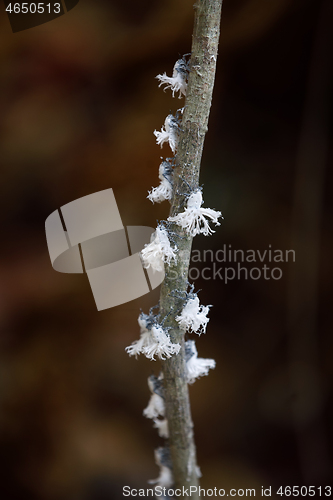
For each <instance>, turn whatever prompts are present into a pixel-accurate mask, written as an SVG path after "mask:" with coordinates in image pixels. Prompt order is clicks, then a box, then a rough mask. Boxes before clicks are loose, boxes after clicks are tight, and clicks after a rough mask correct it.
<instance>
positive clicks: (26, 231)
mask: <svg viewBox="0 0 333 500" xmlns="http://www.w3.org/2000/svg"><path fill="white" fill-rule="evenodd" d="M192 3H193V0H182V1H179V0H168V1H165V2H160V1H153V0H142V1H141V2H137V1H134V0H122V1H121V2H118V1H114V0H110V1H106V0H94V1H93V0H81V1H80V2H79V4H78V6H77V7H75V8H74V9H73V10H71V11H70V12H68V13H67V14H66V15H64V16H62V17H60V18H58V19H56V20H54V21H52V22H50V23H47V24H44V25H42V26H39V27H36V28H33V29H30V30H26V31H22V32H20V33H16V34H13V33H12V32H11V29H10V25H9V21H8V18H7V16H6V13H5V7H4V5H1V9H0V59H1V65H0V88H1V93H0V164H1V196H0V203H1V211H0V220H1V234H2V237H1V246H0V328H1V336H0V461H1V464H0V468H1V479H0V497H1V499H4V500H21V499H22V500H23V499H24V500H106V499H111V498H115V499H118V498H122V495H121V489H122V486H123V485H130V486H131V487H141V488H144V487H146V486H147V483H146V482H147V480H148V479H151V478H155V477H157V475H158V468H157V467H156V465H155V463H154V456H153V450H154V448H155V447H157V446H159V445H161V444H162V440H161V439H160V438H159V437H158V436H157V432H156V430H155V429H153V428H152V423H151V421H149V420H147V419H145V418H144V417H143V416H142V410H143V408H145V407H146V405H147V402H148V399H149V390H148V387H147V383H146V380H147V377H148V376H149V375H150V374H151V373H152V372H154V373H155V374H157V373H158V371H159V366H158V363H153V362H149V361H148V360H147V359H145V358H144V359H138V360H137V361H136V360H135V359H134V358H129V357H128V356H127V354H126V353H125V347H126V346H127V345H129V344H130V343H131V342H133V341H134V340H136V339H137V338H138V337H139V330H138V326H137V316H138V313H139V311H140V308H142V309H143V310H144V311H145V312H147V311H148V309H149V307H150V306H152V305H154V304H156V302H157V301H158V291H154V292H152V293H151V294H149V295H147V296H145V297H142V298H140V299H137V300H135V301H133V302H131V303H128V304H124V305H122V306H119V307H116V308H114V309H109V310H105V311H102V312H97V310H96V307H95V304H94V300H93V296H92V293H91V290H90V287H89V284H88V280H87V279H86V277H85V276H82V275H70V274H69V275H66V274H60V273H57V272H55V271H54V270H53V269H52V267H51V264H50V260H49V256H48V251H47V246H46V240H45V232H44V223H45V219H46V218H47V216H48V215H49V214H50V213H51V212H53V211H54V210H55V209H57V208H59V207H60V206H62V205H63V204H65V203H68V202H70V201H72V200H75V199H77V198H79V197H81V196H85V195H87V194H91V193H94V192H96V191H99V190H102V189H107V188H110V187H112V188H113V190H114V193H115V196H116V199H117V202H118V206H119V209H120V212H121V215H122V219H123V223H124V224H125V225H147V226H155V224H156V220H157V219H165V218H166V217H167V214H168V204H167V203H166V202H165V203H162V204H161V205H151V203H150V202H149V201H148V200H147V199H146V195H147V190H148V189H151V187H152V186H155V185H157V183H158V178H157V177H158V165H159V162H160V157H161V155H164V156H169V155H170V151H169V150H168V148H167V147H166V146H165V147H164V150H162V151H161V150H160V149H159V148H158V147H157V146H156V145H155V139H154V136H153V130H154V129H160V127H161V125H162V123H163V121H164V118H165V116H166V115H167V114H168V113H169V112H170V111H175V110H176V109H177V108H178V107H181V106H182V105H183V101H178V100H176V99H172V97H171V94H170V92H165V93H164V92H162V91H161V89H159V88H158V84H157V80H156V79H155V76H156V75H157V74H158V73H163V72H164V71H166V72H167V73H168V74H171V72H172V68H173V64H174V62H175V61H176V59H177V58H178V57H179V56H181V55H182V54H184V53H188V52H190V47H191V33H192V25H193V8H192ZM332 14H333V12H332V2H331V1H330V0H270V1H267V0H225V1H224V6H223V14H222V27H221V43H220V49H219V59H218V72H217V77H216V86H215V91H214V98H213V108H212V112H211V118H210V123H209V133H208V134H207V137H206V143H205V150H204V157H203V163H202V175H201V182H202V183H203V184H204V191H205V204H206V206H210V207H212V208H216V209H219V210H221V211H222V213H223V215H224V221H223V223H222V225H221V227H220V228H218V230H217V232H216V234H214V235H213V236H212V237H211V238H210V239H208V238H204V237H198V238H196V240H195V246H194V248H196V249H204V248H206V249H213V250H215V251H216V250H218V249H220V248H223V245H224V244H225V245H227V246H228V245H231V248H233V249H243V250H244V251H246V250H248V249H254V250H260V251H261V252H262V251H264V250H265V249H268V248H269V245H271V248H272V249H280V250H282V251H283V252H284V251H285V250H287V249H295V251H296V262H295V263H292V262H291V263H290V262H289V263H288V264H287V263H280V264H278V266H279V267H281V269H282V271H283V276H282V278H281V279H280V280H272V279H271V280H265V279H263V278H261V279H258V280H250V279H249V280H245V279H240V280H233V281H231V282H228V283H227V284H225V282H224V281H222V280H220V279H217V280H215V281H213V280H211V281H205V280H203V279H201V278H199V279H198V280H195V286H196V288H201V289H202V291H201V292H200V298H201V301H202V303H203V304H213V305H214V307H213V308H212V310H211V313H210V317H211V320H210V323H209V326H208V329H207V334H206V335H205V336H201V337H200V339H199V338H198V339H196V340H197V348H198V351H199V355H200V356H203V357H213V358H215V359H216V362H217V366H216V369H215V370H213V371H212V372H211V373H210V375H209V377H204V378H202V379H200V380H198V381H197V382H196V383H195V384H194V385H193V386H191V388H190V393H191V401H192V413H193V420H194V424H195V435H196V443H197V449H198V461H199V464H200V466H201V470H202V473H203V478H202V486H204V487H206V488H210V487H215V486H217V487H224V488H226V489H228V488H258V490H257V494H258V496H259V488H260V487H261V486H265V487H268V486H272V487H273V491H274V489H275V490H276V489H277V488H278V487H279V486H281V485H283V486H287V485H290V486H293V485H316V486H320V485H321V486H325V485H327V484H330V483H331V480H332V477H331V460H332V441H333V432H332V431H333V427H332V416H333V415H332V413H333V398H332V380H333V363H332V361H333V337H332V334H331V333H332V326H331V325H332V322H331V316H332V312H331V308H332V296H331V295H330V292H331V279H332V274H331V272H332V261H331V255H332V250H333V248H332V247H333V234H332V231H331V225H332V222H331V221H332V191H331V186H330V183H331V181H332V170H331V168H329V167H330V165H331V163H332V142H331V141H330V138H331V132H332V101H331V100H330V95H331V89H332V65H331V60H332V57H331V55H332V52H331V48H332V35H331V32H332V22H333V15H332ZM266 263H267V262H266ZM198 265H199V264H196V266H198ZM221 265H224V264H221ZM231 265H233V264H231ZM247 265H248V266H249V268H250V266H251V265H250V264H247ZM253 265H254V264H253ZM267 265H268V266H269V265H270V264H269V263H267ZM256 266H257V267H262V264H261V265H256ZM330 297H331V298H330ZM273 497H274V496H273ZM277 498H279V497H277Z"/></svg>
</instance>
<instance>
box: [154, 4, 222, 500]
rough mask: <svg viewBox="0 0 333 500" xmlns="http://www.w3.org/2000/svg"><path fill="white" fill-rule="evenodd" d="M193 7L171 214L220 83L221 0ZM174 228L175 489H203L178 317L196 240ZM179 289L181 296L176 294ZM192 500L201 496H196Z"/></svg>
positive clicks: (171, 378) (165, 311)
mask: <svg viewBox="0 0 333 500" xmlns="http://www.w3.org/2000/svg"><path fill="white" fill-rule="evenodd" d="M194 8H195V19H194V31H193V40H192V52H191V60H190V73H189V80H188V87H187V92H186V101H185V109H184V113H183V118H182V122H181V130H180V136H179V143H178V148H177V157H176V167H175V172H174V191H173V192H174V194H173V199H172V203H171V210H170V215H171V216H174V215H176V214H177V213H179V212H181V211H183V209H184V202H185V199H186V197H185V194H186V193H187V194H190V192H191V190H194V189H197V188H198V186H199V172H200V163H201V156H202V150H203V144H204V139H205V134H206V132H207V125H208V118H209V112H210V107H211V101H212V93H213V87H214V80H215V71H216V59H217V49H218V41H219V34H220V19H221V9H222V0H199V1H198V2H197V3H196V5H195V6H194ZM171 230H172V231H173V232H174V233H175V238H176V240H177V246H178V248H179V251H178V255H179V258H178V260H177V264H172V265H170V266H166V273H165V279H164V282H163V284H162V288H161V298H160V311H161V314H162V317H163V316H166V315H168V316H167V320H166V322H165V326H168V327H170V328H171V329H170V331H169V333H170V337H171V340H172V342H174V343H180V344H181V350H180V352H179V354H178V355H176V356H172V358H170V359H167V360H166V361H164V362H163V363H162V369H163V375H164V388H165V392H164V394H165V406H166V417H167V419H168V425H169V436H170V438H169V445H170V452H171V460H172V468H173V477H174V482H175V487H177V488H182V487H183V486H184V487H187V488H188V487H189V486H191V485H193V486H197V485H198V474H197V466H196V450H195V443H194V437H193V424H192V418H191V410H190V403H189V393H188V385H187V381H186V364H185V348H184V343H185V339H184V331H183V330H181V329H180V328H179V325H178V323H177V321H176V319H175V318H176V316H177V314H178V313H179V311H180V309H181V308H182V307H183V305H184V303H183V301H182V299H181V298H180V295H181V294H182V295H183V296H185V292H186V290H187V287H188V282H187V279H188V270H189V263H190V254H191V246H192V237H190V236H189V235H188V234H187V233H185V232H184V231H183V230H182V229H181V228H180V227H179V226H177V225H174V226H172V228H171ZM175 290H177V293H175V294H173V293H171V292H172V291H175ZM192 498H193V499H195V498H197V497H196V496H195V495H192Z"/></svg>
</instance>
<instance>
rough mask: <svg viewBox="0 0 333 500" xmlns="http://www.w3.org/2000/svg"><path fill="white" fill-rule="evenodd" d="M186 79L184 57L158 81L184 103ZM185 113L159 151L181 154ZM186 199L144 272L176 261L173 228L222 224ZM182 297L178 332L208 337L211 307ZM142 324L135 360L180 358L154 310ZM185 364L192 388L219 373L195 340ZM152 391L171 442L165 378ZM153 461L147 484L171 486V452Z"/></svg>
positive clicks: (163, 175) (165, 172) (164, 167)
mask: <svg viewBox="0 0 333 500" xmlns="http://www.w3.org/2000/svg"><path fill="white" fill-rule="evenodd" d="M187 77H188V63H187V62H186V59H185V57H183V58H182V59H179V60H178V61H177V62H176V64H175V65H174V68H173V74H172V77H168V76H167V75H166V74H165V73H163V75H157V77H156V78H157V79H158V80H159V81H160V84H159V86H161V85H165V89H167V88H169V89H171V91H172V95H173V97H174V96H175V93H177V92H178V93H179V96H178V97H179V98H181V97H183V96H185V95H186V89H187ZM183 110H184V108H182V109H180V110H178V111H177V114H176V117H174V116H173V115H171V114H169V115H168V116H167V117H166V119H165V122H164V126H163V127H162V129H161V131H160V132H159V131H157V130H155V131H154V135H155V137H156V142H157V144H158V145H160V146H161V147H162V146H163V145H164V144H165V143H167V144H169V146H170V148H171V151H172V152H173V153H174V154H175V153H176V150H177V146H178V139H179V130H180V127H179V121H178V117H179V116H180V114H182V113H183ZM174 163H175V162H174V160H173V159H170V158H167V159H166V160H163V161H162V163H161V164H160V166H159V179H160V181H161V182H160V185H159V186H158V187H155V188H152V190H151V191H150V192H149V193H148V199H149V200H150V201H151V202H152V203H155V202H156V203H160V202H162V201H164V200H171V199H172V195H173V184H174V183H173V177H174V172H173V166H174ZM185 196H186V208H185V209H184V211H183V212H180V213H178V214H177V215H175V216H173V217H169V218H168V219H167V221H166V222H165V223H164V224H163V223H159V224H158V226H157V228H156V230H155V232H154V233H153V234H152V237H151V241H150V243H149V244H147V245H145V247H144V248H143V250H142V251H141V259H142V262H143V265H144V267H145V268H146V269H148V268H151V269H152V270H153V271H158V272H161V271H163V270H164V266H165V264H167V265H171V263H172V262H173V263H177V257H178V255H177V252H178V247H177V244H176V243H175V242H174V240H173V238H172V232H171V231H170V229H169V227H170V225H171V224H176V225H178V226H180V227H181V228H182V229H183V230H184V231H185V232H187V233H188V234H189V235H190V236H192V237H194V236H196V235H197V234H200V233H201V234H204V235H205V236H208V235H210V234H212V233H213V232H214V231H213V230H212V229H211V227H210V225H209V220H210V221H211V222H213V223H214V224H215V225H220V223H219V221H218V219H219V218H220V217H221V212H218V211H216V210H212V209H210V208H202V204H203V198H202V191H201V189H196V190H191V192H190V194H188V195H185ZM182 298H183V307H182V309H181V310H180V311H179V314H178V315H177V316H176V321H177V322H178V323H179V327H180V328H181V329H183V330H184V331H187V332H189V333H190V332H192V333H196V334H197V335H201V334H202V333H205V332H206V327H207V323H208V321H209V318H207V314H208V312H209V308H210V307H211V306H202V305H200V302H199V298H198V296H197V294H196V293H194V292H193V287H192V288H191V290H190V292H188V293H186V294H185V297H182ZM138 322H139V326H140V330H141V334H140V338H139V340H136V341H135V342H133V343H132V344H131V345H130V346H129V347H127V348H126V351H127V352H128V354H129V355H130V356H135V357H137V356H138V354H143V355H145V356H146V357H147V358H148V359H150V360H155V357H157V358H159V359H161V360H165V359H166V358H170V357H171V356H172V355H177V354H178V353H179V351H180V344H174V343H172V342H171V338H170V335H169V333H168V328H164V326H163V321H160V319H159V315H154V314H153V313H152V311H150V313H149V315H147V314H144V313H141V314H140V316H139V319H138ZM185 360H186V376H187V382H188V383H189V384H192V383H193V382H194V381H195V380H196V379H197V378H199V377H202V376H203V375H208V371H209V370H210V369H212V368H215V361H214V360H213V359H204V358H198V352H197V349H196V346H195V342H194V340H188V341H186V342H185ZM148 386H149V389H150V392H151V397H150V401H149V404H148V406H147V408H145V410H144V411H143V414H144V415H145V416H146V417H147V418H150V419H152V420H153V422H154V427H155V428H156V429H157V430H158V433H159V436H160V437H162V438H165V439H167V438H168V437H169V430H168V421H167V419H166V417H165V404H164V388H163V375H162V374H160V375H159V377H155V376H153V375H152V376H151V377H149V379H148ZM155 460H156V463H157V465H159V467H160V474H159V477H158V478H157V479H155V480H152V481H149V482H150V483H151V484H157V485H159V486H162V487H164V486H165V487H170V486H172V484H173V477H172V466H171V460H170V450H169V448H168V447H164V448H158V449H157V450H155ZM198 475H199V471H198Z"/></svg>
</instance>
